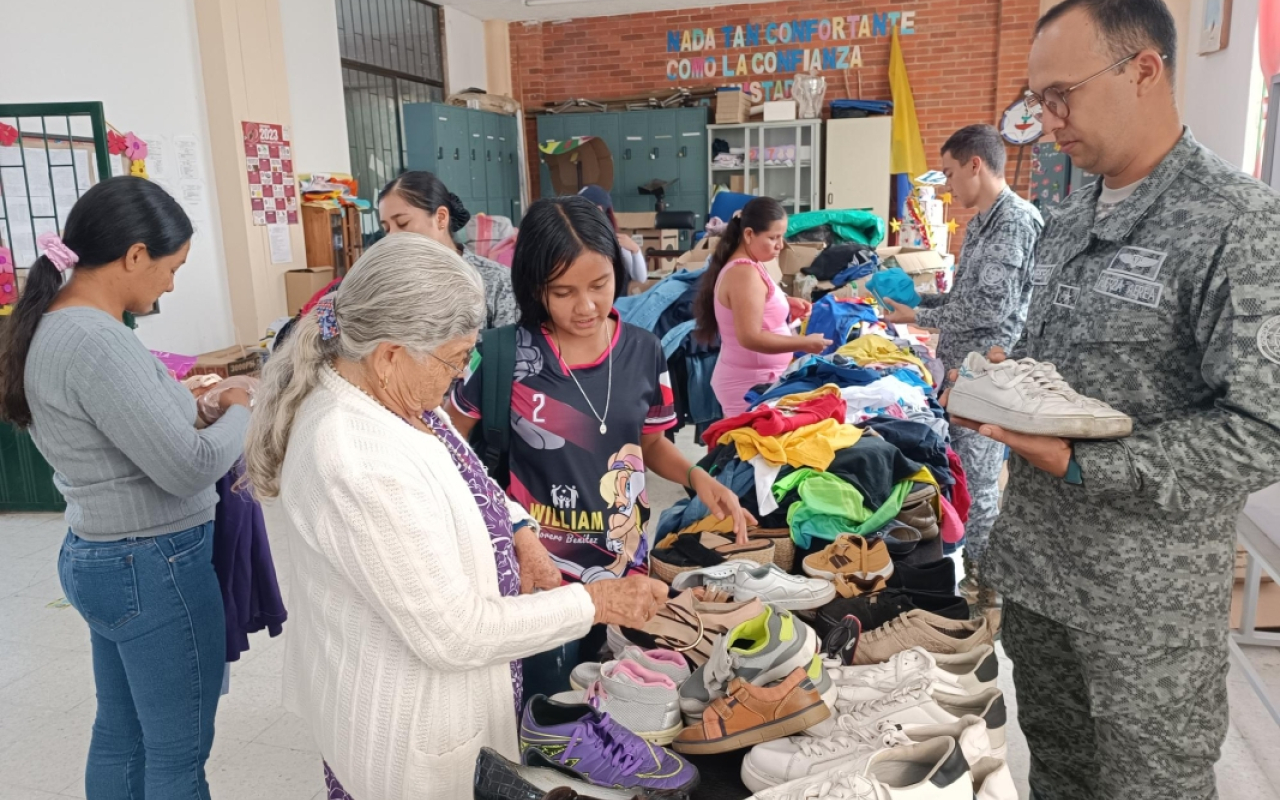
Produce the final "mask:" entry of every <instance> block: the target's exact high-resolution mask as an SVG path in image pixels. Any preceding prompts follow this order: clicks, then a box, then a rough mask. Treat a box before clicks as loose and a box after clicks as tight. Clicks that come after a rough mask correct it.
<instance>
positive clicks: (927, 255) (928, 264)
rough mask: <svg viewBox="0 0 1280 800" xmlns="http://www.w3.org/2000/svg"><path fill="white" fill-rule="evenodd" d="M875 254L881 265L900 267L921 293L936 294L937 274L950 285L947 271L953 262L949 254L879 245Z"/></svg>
mask: <svg viewBox="0 0 1280 800" xmlns="http://www.w3.org/2000/svg"><path fill="white" fill-rule="evenodd" d="M876 254H877V255H879V256H880V263H881V265H882V266H885V267H901V268H902V271H903V272H905V273H907V274H908V275H910V276H911V280H912V282H913V283H914V284H915V285H916V291H917V292H920V293H921V294H937V293H938V279H939V276H942V278H943V282H944V284H946V285H947V286H948V287H950V280H949V273H950V272H951V270H953V269H954V264H955V261H954V259H953V258H952V257H951V255H950V254H943V253H939V252H938V251H937V250H924V249H921V248H918V247H881V248H879V249H877V250H876Z"/></svg>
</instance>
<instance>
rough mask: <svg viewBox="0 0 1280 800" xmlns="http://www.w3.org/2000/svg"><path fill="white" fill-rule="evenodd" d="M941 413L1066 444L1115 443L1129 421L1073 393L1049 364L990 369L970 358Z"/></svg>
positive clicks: (1129, 427) (1128, 430) (1130, 430)
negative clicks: (1058, 439) (1075, 441)
mask: <svg viewBox="0 0 1280 800" xmlns="http://www.w3.org/2000/svg"><path fill="white" fill-rule="evenodd" d="M947 411H948V412H949V413H950V414H951V415H952V416H955V417H962V418H964V419H970V420H973V421H974V422H986V423H990V424H992V425H999V426H1000V427H1002V428H1005V429H1007V430H1011V431H1017V432H1019V433H1030V434H1035V435H1039V436H1061V437H1063V438H1066V439H1120V438H1123V437H1125V436H1128V435H1129V434H1131V433H1133V420H1132V419H1130V418H1129V417H1128V416H1127V415H1125V414H1122V413H1120V412H1119V411H1116V410H1115V409H1114V408H1112V407H1111V406H1109V405H1107V404H1106V403H1104V402H1102V401H1101V400H1094V399H1093V398H1089V397H1085V396H1083V395H1081V394H1079V393H1077V392H1076V391H1075V390H1073V389H1072V388H1071V387H1070V386H1069V385H1068V384H1067V382H1066V381H1065V380H1063V379H1062V376H1061V375H1059V374H1058V370H1057V369H1056V368H1055V367H1054V366H1053V365H1052V364H1049V363H1042V362H1038V361H1033V360H1032V359H1029V358H1024V359H1022V360H1020V361H1012V360H1009V361H1003V362H1001V363H999V364H993V363H991V362H990V361H987V359H986V358H985V357H983V355H982V354H981V353H970V354H969V357H968V358H966V359H965V360H964V366H962V367H961V368H960V377H959V379H958V380H956V383H955V385H954V386H952V387H951V395H950V399H949V400H948V401H947Z"/></svg>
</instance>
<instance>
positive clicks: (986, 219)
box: [885, 125, 1044, 606]
mask: <svg viewBox="0 0 1280 800" xmlns="http://www.w3.org/2000/svg"><path fill="white" fill-rule="evenodd" d="M1004 167H1005V149H1004V140H1003V139H1002V138H1001V137H1000V133H999V131H997V130H996V129H995V128H993V127H991V126H990V125H970V126H969V127H967V128H961V129H960V130H958V131H956V132H955V133H954V134H953V135H952V136H951V138H950V139H948V140H947V143H946V144H944V145H943V146H942V171H943V173H944V174H945V175H946V176H947V181H948V183H949V185H950V189H951V192H952V194H953V195H954V197H955V200H956V202H958V203H959V204H960V205H962V206H964V207H966V208H976V209H977V210H978V213H977V214H976V215H975V216H974V217H973V219H971V220H970V221H969V225H968V226H967V227H966V228H965V234H964V246H963V248H962V249H961V250H960V265H959V277H958V278H957V279H956V285H955V288H954V289H953V290H952V291H951V293H950V294H926V295H924V297H923V300H922V302H921V308H920V309H918V310H912V309H909V308H906V307H900V308H894V309H893V310H892V311H891V312H890V313H888V314H887V315H886V317H885V318H886V319H887V320H889V321H890V322H897V323H904V322H911V323H915V324H916V325H919V326H921V327H924V328H936V329H938V330H939V331H941V336H940V337H939V340H938V358H939V359H941V361H942V363H943V364H945V365H946V366H947V368H948V369H956V368H958V367H959V366H960V364H961V363H962V362H963V361H964V359H965V356H967V355H969V353H985V352H987V350H989V349H991V348H992V347H1011V346H1013V343H1014V342H1016V341H1018V337H1019V336H1020V335H1021V334H1022V329H1023V326H1024V325H1025V324H1026V321H1027V308H1028V306H1029V305H1030V303H1031V270H1032V267H1033V266H1034V263H1035V247H1036V240H1037V239H1038V238H1039V237H1040V229H1041V228H1042V227H1044V222H1043V221H1042V220H1041V218H1040V212H1039V211H1037V210H1036V209H1035V206H1033V205H1031V204H1030V203H1028V202H1027V201H1026V200H1023V199H1022V198H1021V197H1018V195H1016V194H1014V193H1013V191H1012V190H1011V189H1010V188H1009V186H1008V184H1006V183H1005V180H1004ZM951 445H952V447H954V448H955V451H956V453H957V454H958V455H959V456H960V461H961V463H962V464H963V465H964V471H965V476H966V478H967V479H968V485H969V493H970V494H971V495H972V496H973V507H972V509H971V510H970V512H969V521H968V523H967V524H966V526H965V539H964V543H965V544H964V554H965V572H966V574H967V576H968V577H966V578H965V582H964V583H963V584H962V585H961V588H962V589H963V590H965V594H966V596H968V597H969V599H970V600H972V601H976V602H978V603H979V604H980V605H984V606H985V605H988V604H990V603H992V602H994V599H995V598H994V596H993V595H994V593H992V592H990V591H988V590H985V587H983V585H982V581H981V580H980V579H979V578H978V576H977V574H976V572H977V570H976V565H977V564H978V563H979V561H980V560H981V558H982V554H983V551H984V550H985V549H986V546H987V535H988V534H989V533H990V531H991V526H992V525H993V524H995V521H996V516H997V515H998V514H999V513H1000V512H999V501H1000V486H999V484H1000V470H1001V468H1002V467H1003V466H1004V445H1002V444H1000V443H999V442H996V441H993V440H991V439H988V438H986V437H985V436H980V435H978V434H977V433H976V432H975V431H972V430H970V429H968V428H962V427H959V426H956V425H953V426H951Z"/></svg>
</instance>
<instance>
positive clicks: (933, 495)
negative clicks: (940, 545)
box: [898, 483, 939, 542]
mask: <svg viewBox="0 0 1280 800" xmlns="http://www.w3.org/2000/svg"><path fill="white" fill-rule="evenodd" d="M898 521H899V522H902V523H905V524H907V525H910V526H911V527H913V528H915V529H916V530H918V531H920V538H921V541H925V542H928V541H932V540H933V539H937V538H938V533H939V530H938V488H937V487H936V486H934V485H933V484H929V483H917V484H915V485H914V486H913V487H911V493H910V494H908V495H907V499H906V500H903V501H902V510H901V511H899V512H898Z"/></svg>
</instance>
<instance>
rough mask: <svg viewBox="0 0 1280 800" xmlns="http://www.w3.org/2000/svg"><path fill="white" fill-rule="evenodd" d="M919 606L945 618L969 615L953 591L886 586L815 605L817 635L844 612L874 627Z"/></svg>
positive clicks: (869, 628)
mask: <svg viewBox="0 0 1280 800" xmlns="http://www.w3.org/2000/svg"><path fill="white" fill-rule="evenodd" d="M917 608H919V609H922V610H924V611H928V612H930V613H932V614H937V615H938V616H940V617H946V618H947V619H957V620H967V619H969V604H968V603H966V602H965V601H964V598H961V597H956V596H955V595H944V594H930V593H929V592H911V591H906V590H903V589H885V590H884V591H882V592H876V593H875V594H868V595H863V596H862V597H849V598H846V597H838V598H836V599H835V600H832V601H831V602H830V603H827V604H826V605H825V606H823V607H822V608H820V609H818V615H817V617H816V619H815V620H814V623H813V628H814V630H815V631H816V632H817V633H818V635H819V636H823V637H825V636H826V632H827V631H829V630H831V629H832V628H833V627H835V626H836V625H838V624H839V623H840V621H841V620H842V619H844V618H845V617H847V616H854V617H857V618H858V621H859V622H861V623H862V630H863V632H864V633H865V632H866V631H873V630H875V629H876V628H879V627H880V626H882V625H884V624H885V623H887V622H889V621H890V620H893V619H896V618H897V617H900V616H902V615H903V614H905V613H907V612H908V611H914V610H915V609H917Z"/></svg>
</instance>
